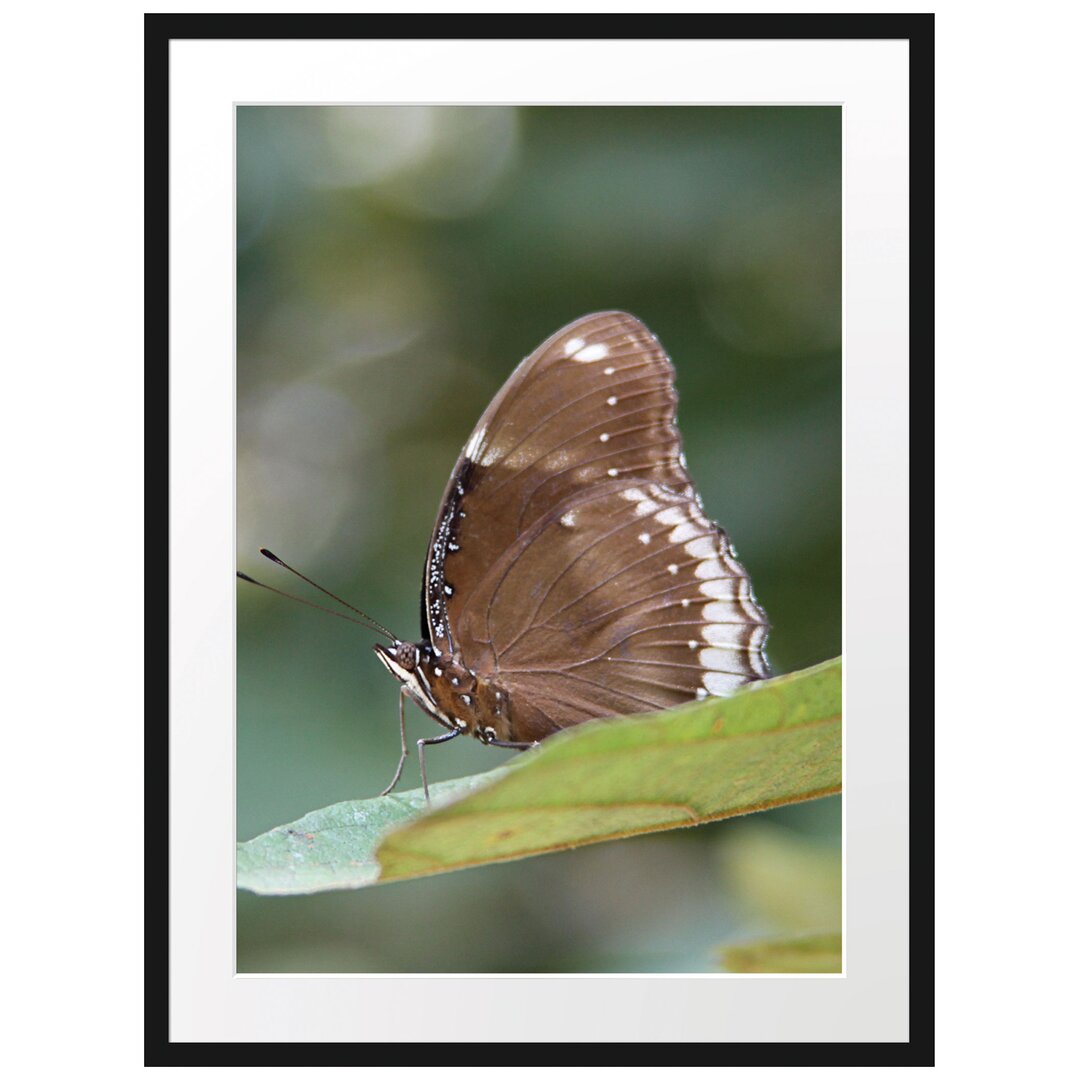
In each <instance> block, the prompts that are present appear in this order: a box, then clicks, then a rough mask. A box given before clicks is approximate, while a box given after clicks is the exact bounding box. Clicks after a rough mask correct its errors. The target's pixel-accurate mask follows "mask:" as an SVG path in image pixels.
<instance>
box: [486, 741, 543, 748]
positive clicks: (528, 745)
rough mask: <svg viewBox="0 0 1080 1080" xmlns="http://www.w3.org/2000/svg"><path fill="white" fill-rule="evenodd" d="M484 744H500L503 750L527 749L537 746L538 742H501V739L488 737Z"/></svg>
mask: <svg viewBox="0 0 1080 1080" xmlns="http://www.w3.org/2000/svg"><path fill="white" fill-rule="evenodd" d="M484 745H485V746H501V747H502V748H503V749H504V750H529V749H531V748H532V747H534V746H539V745H540V744H539V743H538V742H503V741H502V740H501V739H488V740H487V741H486V742H485V744H484Z"/></svg>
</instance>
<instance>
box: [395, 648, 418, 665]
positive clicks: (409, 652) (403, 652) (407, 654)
mask: <svg viewBox="0 0 1080 1080" xmlns="http://www.w3.org/2000/svg"><path fill="white" fill-rule="evenodd" d="M395 651H396V653H397V655H396V656H395V659H396V660H397V662H398V663H399V664H400V665H401V666H402V667H403V668H404V669H405V670H406V671H414V670H415V669H416V646H415V645H413V644H412V642H410V641H399V642H398V643H397V646H396V650H395Z"/></svg>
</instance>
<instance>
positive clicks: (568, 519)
mask: <svg viewBox="0 0 1080 1080" xmlns="http://www.w3.org/2000/svg"><path fill="white" fill-rule="evenodd" d="M574 517H575V511H573V510H567V511H566V513H565V514H563V516H562V517H561V518H559V524H560V525H565V526H566V527H567V528H568V529H570V528H573V525H574Z"/></svg>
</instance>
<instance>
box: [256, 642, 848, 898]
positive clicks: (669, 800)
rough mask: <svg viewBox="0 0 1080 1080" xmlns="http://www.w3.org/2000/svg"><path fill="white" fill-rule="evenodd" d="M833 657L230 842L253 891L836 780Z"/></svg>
mask: <svg viewBox="0 0 1080 1080" xmlns="http://www.w3.org/2000/svg"><path fill="white" fill-rule="evenodd" d="M840 687H841V661H840V659H839V658H837V659H835V660H830V661H828V662H826V663H824V664H820V665H818V666H817V667H813V668H808V669H807V670H805V671H801V672H797V673H795V674H793V675H785V676H782V677H780V678H777V679H770V680H769V681H768V682H763V683H753V684H750V685H749V686H748V687H747V688H745V689H744V690H741V691H740V692H739V693H737V694H735V695H734V696H733V697H729V698H708V699H706V700H705V701H701V702H692V703H690V704H688V705H685V706H682V707H681V708H678V709H668V710H666V711H664V712H662V713H652V714H648V715H645V716H636V717H623V718H620V719H617V720H601V721H592V722H590V723H588V724H584V725H582V726H580V727H576V728H572V729H570V730H568V731H565V732H561V733H560V734H558V735H555V736H552V737H551V738H549V739H546V740H545V741H544V742H543V744H542V745H541V746H540V747H538V748H537V749H535V750H529V751H526V752H525V753H524V754H522V755H520V756H519V758H518V759H517V760H515V761H514V762H513V763H512V764H510V765H505V766H501V767H499V768H496V769H493V770H491V771H490V772H487V773H482V774H479V775H477V776H471V777H466V778H464V779H461V780H451V781H448V782H446V783H441V784H434V785H432V788H431V794H432V805H431V808H430V809H428V808H427V807H426V805H425V802H424V798H423V794H422V792H418V791H410V792H405V793H403V794H400V795H397V794H395V795H388V796H384V797H381V798H375V799H366V800H362V801H356V802H344V803H338V804H337V805H335V806H330V807H327V808H325V809H323V810H316V811H314V812H313V813H310V814H307V815H305V816H304V817H303V818H301V819H300V820H299V821H296V822H293V823H292V824H290V825H284V826H281V827H279V828H276V829H273V830H271V831H270V832H268V833H264V834H263V835H262V836H258V837H255V839H253V840H249V841H247V842H246V843H242V844H240V845H239V846H238V854H237V882H238V884H239V885H240V886H241V887H242V888H247V889H251V890H253V891H255V892H260V893H279V894H291V893H307V892H318V891H320V890H324V889H337V888H357V887H360V886H363V885H371V884H374V883H375V882H387V881H397V880H402V879H405V878H413V877H420V876H423V875H425V874H435V873H440V872H443V871H447V870H456V869H461V868H464V867H469V866H479V865H483V864H485V863H492V862H502V861H505V860H508V859H519V858H524V857H526V856H529V855H539V854H542V853H544V852H549V851H560V850H563V849H565V848H570V847H575V846H578V845H580V844H589V843H596V842H599V841H601V840H612V839H616V838H619V837H624V836H634V835H637V834H639V833H646V832H655V831H659V830H662V829H673V828H678V827H681V826H687V825H697V824H701V823H702V822H706V821H716V820H719V819H721V818H726V817H733V816H735V815H737V814H747V813H751V812H753V811H755V810H764V809H768V808H770V807H773V806H780V805H783V804H785V803H791V802H798V801H801V800H805V799H812V798H817V797H819V796H822V795H831V794H834V793H835V792H837V791H839V790H840V756H841V735H840V731H841V719H840Z"/></svg>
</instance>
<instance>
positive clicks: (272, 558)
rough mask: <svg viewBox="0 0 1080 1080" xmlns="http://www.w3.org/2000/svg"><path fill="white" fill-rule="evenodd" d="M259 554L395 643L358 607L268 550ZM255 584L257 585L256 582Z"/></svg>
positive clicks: (393, 639) (390, 635)
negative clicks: (346, 609) (345, 608)
mask: <svg viewBox="0 0 1080 1080" xmlns="http://www.w3.org/2000/svg"><path fill="white" fill-rule="evenodd" d="M259 554H260V555H263V556H265V557H266V558H267V559H269V560H270V561H271V562H273V563H277V564H278V566H281V567H284V568H285V569H286V570H288V571H289V573H290V574H295V575H296V576H297V577H298V578H299V579H300V580H301V581H306V582H307V583H308V584H309V585H310V586H311V587H312V588H313V589H318V590H319V592H321V593H322V594H323V595H324V596H329V597H330V599H331V600H336V601H337V602H338V603H339V604H341V605H342V606H343V607H347V608H348V609H349V610H350V611H351V612H353V613H354V614H356V615H359V616H360V618H361V619H364V620H366V623H367V625H368V627H369V628H370V629H372V630H375V631H377V632H378V633H380V634H383V635H385V636H386V637H388V638H389V639H390V640H391V641H397V636H396V635H395V634H392V633H390V631H389V630H387V629H386V627H385V626H383V624H382V623H381V622H378V621H377V620H375V619H373V618H372V617H371V616H370V615H369V614H368V613H367V612H366V611H361V610H360V609H359V608H358V607H353V605H352V604H350V603H349V602H348V601H347V600H342V599H341V597H340V596H338V595H336V594H335V593H332V592H331V591H330V590H329V589H324V588H323V587H322V586H321V585H319V584H318V583H317V582H314V581H312V580H311V578H309V577H307V576H306V575H305V574H301V573H300V571H299V570H297V569H296V568H295V567H293V566H290V565H289V564H288V563H287V562H286V561H285V560H284V559H279V558H278V557H277V555H275V554H274V553H273V552H272V551H271V550H270V549H269V548H259ZM248 580H249V581H250V580H253V579H251V578H249V579H248ZM256 584H259V583H258V582H256ZM314 606H317V605H314ZM323 610H324V611H325V610H328V609H326V608H324V609H323ZM354 621H355V620H354Z"/></svg>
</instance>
